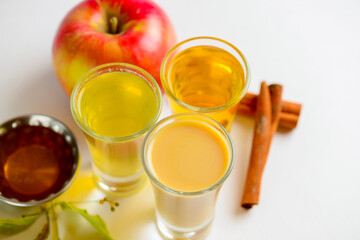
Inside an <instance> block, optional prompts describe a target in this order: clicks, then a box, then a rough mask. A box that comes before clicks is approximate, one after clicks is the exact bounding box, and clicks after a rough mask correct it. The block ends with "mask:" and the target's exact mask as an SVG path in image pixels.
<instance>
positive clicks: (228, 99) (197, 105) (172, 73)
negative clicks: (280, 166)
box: [162, 39, 248, 130]
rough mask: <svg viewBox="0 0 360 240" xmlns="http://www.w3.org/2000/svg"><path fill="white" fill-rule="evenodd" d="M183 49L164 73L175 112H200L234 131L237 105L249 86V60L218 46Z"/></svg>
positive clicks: (173, 55) (171, 58)
mask: <svg viewBox="0 0 360 240" xmlns="http://www.w3.org/2000/svg"><path fill="white" fill-rule="evenodd" d="M196 40H197V39H195V41H196ZM213 40H214V41H215V40H216V39H213ZM190 42H191V40H190ZM186 43H187V42H186V41H185V42H184V44H186ZM221 43H222V44H225V43H224V42H221ZM181 46H182V44H179V46H178V48H176V47H175V48H174V49H173V52H170V53H169V54H168V56H167V57H166V59H165V60H164V62H163V69H162V83H163V85H164V88H165V90H166V94H167V95H168V99H169V102H170V106H171V108H172V110H173V112H174V113H181V112H200V113H202V114H206V115H208V116H210V117H212V118H214V119H215V120H217V121H218V122H220V123H221V124H222V125H223V126H224V127H225V128H226V129H227V130H230V128H231V125H232V122H233V119H234V116H235V112H236V105H237V103H238V102H239V101H240V99H241V98H242V96H243V94H244V93H245V91H246V88H247V86H248V74H247V64H246V61H245V59H242V58H241V57H242V55H239V56H236V54H237V52H236V50H234V52H235V53H234V52H229V51H227V50H225V49H224V48H222V47H218V46H216V45H197V46H191V47H188V48H185V49H181ZM239 58H240V59H241V60H242V61H239Z"/></svg>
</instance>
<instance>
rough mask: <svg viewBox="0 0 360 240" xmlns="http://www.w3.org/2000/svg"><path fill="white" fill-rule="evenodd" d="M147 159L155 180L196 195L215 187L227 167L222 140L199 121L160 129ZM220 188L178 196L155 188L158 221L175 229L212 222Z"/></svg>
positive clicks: (211, 127) (224, 143) (226, 156)
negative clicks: (205, 192) (205, 191)
mask: <svg viewBox="0 0 360 240" xmlns="http://www.w3.org/2000/svg"><path fill="white" fill-rule="evenodd" d="M148 158H149V159H151V160H150V164H151V168H152V171H153V172H154V175H155V176H156V178H157V179H158V181H159V182H160V183H161V184H162V185H164V186H166V187H167V188H170V189H172V190H175V191H178V192H199V191H203V190H205V189H208V188H210V187H212V186H214V185H215V184H216V183H218V182H219V181H220V180H221V179H222V178H223V176H224V174H225V172H226V171H227V170H228V167H229V164H230V163H229V146H228V144H227V142H226V140H225V137H224V136H223V135H221V134H220V133H219V132H218V131H217V130H216V129H215V128H214V127H213V126H211V125H209V124H207V123H205V122H202V121H198V120H181V121H180V120H179V121H175V122H172V123H169V124H168V125H165V126H163V127H162V128H161V129H160V130H159V131H158V132H157V133H156V134H155V135H154V136H153V137H152V143H151V145H150V146H149V153H148ZM219 189H220V188H217V189H216V190H214V191H210V192H209V193H207V194H196V195H194V196H179V195H176V194H171V193H170V194H169V193H168V192H166V191H164V189H162V188H160V187H158V186H156V185H154V193H155V200H156V207H157V214H158V218H161V219H163V220H164V221H165V222H167V223H168V224H170V225H171V226H173V227H177V228H200V227H202V226H205V225H207V224H209V223H210V222H211V220H212V217H213V214H214V205H215V202H216V196H217V193H218V190H219Z"/></svg>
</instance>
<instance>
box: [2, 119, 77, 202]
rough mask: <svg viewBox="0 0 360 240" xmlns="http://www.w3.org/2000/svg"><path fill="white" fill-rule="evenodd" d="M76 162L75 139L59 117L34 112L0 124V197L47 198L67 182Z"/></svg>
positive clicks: (5, 199) (6, 199)
mask: <svg viewBox="0 0 360 240" xmlns="http://www.w3.org/2000/svg"><path fill="white" fill-rule="evenodd" d="M78 166H79V150H78V145H77V142H76V139H75V137H74V135H73V134H72V132H71V131H70V130H69V128H68V127H66V126H65V125H64V124H63V123H61V122H60V121H58V120H56V119H54V118H52V117H49V116H45V115H35V114H34V115H28V116H21V117H17V118H14V119H11V120H9V121H7V122H5V123H3V124H1V125H0V201H3V202H6V203H8V204H11V205H15V206H24V207H26V206H36V205H40V204H42V203H45V202H47V201H50V200H52V199H54V198H56V197H57V196H59V195H60V194H61V193H63V192H64V191H65V190H66V189H67V188H68V187H69V186H70V184H71V183H72V180H73V178H74V176H75V173H76V172H77V168H78Z"/></svg>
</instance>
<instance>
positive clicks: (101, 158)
mask: <svg viewBox="0 0 360 240" xmlns="http://www.w3.org/2000/svg"><path fill="white" fill-rule="evenodd" d="M70 105H71V112H72V115H73V118H74V120H75V121H76V123H77V124H78V125H79V127H80V128H81V129H82V131H83V133H84V135H85V138H86V141H87V144H88V147H89V149H90V153H91V156H92V169H93V173H94V179H95V183H96V185H97V186H98V187H99V188H100V189H101V190H104V191H105V192H106V193H114V194H116V196H119V197H125V196H128V195H131V194H133V193H135V192H137V191H138V190H139V189H141V186H143V184H144V182H145V179H146V175H145V174H144V169H143V167H142V163H141V146H142V143H143V139H144V136H145V133H146V132H147V131H148V130H149V129H150V128H151V127H152V126H153V125H154V124H155V122H156V121H157V119H158V117H159V115H160V112H161V107H162V98H161V91H160V88H159V86H158V84H157V83H156V81H155V80H154V79H153V77H152V76H151V75H150V74H148V73H147V72H146V71H144V70H142V69H141V68H139V67H136V66H133V65H130V64H124V63H111V64H104V65H101V66H98V67H96V68H94V69H92V70H90V71H89V72H88V73H86V74H85V75H84V76H83V77H82V78H81V79H80V80H79V81H78V83H77V84H76V86H75V87H74V89H73V92H72V95H71V103H70Z"/></svg>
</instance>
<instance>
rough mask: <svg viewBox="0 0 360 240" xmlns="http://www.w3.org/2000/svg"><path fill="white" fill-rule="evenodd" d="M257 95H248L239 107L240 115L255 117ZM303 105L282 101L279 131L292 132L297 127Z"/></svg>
mask: <svg viewBox="0 0 360 240" xmlns="http://www.w3.org/2000/svg"><path fill="white" fill-rule="evenodd" d="M256 99H257V95H256V94H254V93H246V94H245V96H244V98H243V99H242V100H241V101H240V104H239V105H238V109H237V111H238V113H239V114H241V115H243V116H247V117H252V118H254V117H255V111H256ZM301 107H302V105H301V104H300V103H294V102H289V101H284V100H282V101H281V114H280V120H279V127H278V131H290V130H292V129H294V128H295V127H296V126H297V122H298V120H299V115H300V112H301Z"/></svg>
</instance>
